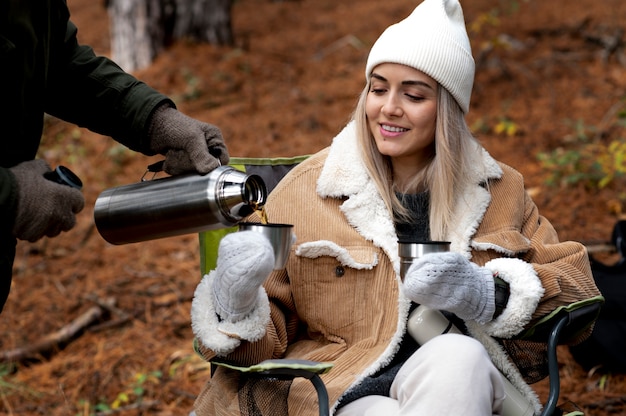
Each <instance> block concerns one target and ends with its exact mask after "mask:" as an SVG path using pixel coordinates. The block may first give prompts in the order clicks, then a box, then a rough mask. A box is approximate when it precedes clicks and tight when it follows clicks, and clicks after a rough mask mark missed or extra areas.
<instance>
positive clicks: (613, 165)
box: [537, 124, 626, 189]
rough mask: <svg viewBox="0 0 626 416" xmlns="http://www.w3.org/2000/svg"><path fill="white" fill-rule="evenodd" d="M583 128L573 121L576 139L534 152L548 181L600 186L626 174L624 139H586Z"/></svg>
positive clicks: (561, 183)
mask: <svg viewBox="0 0 626 416" xmlns="http://www.w3.org/2000/svg"><path fill="white" fill-rule="evenodd" d="M586 132H587V129H586V128H582V127H581V125H580V124H577V125H576V135H575V137H576V138H577V139H576V140H572V143H570V145H569V146H568V147H569V148H568V149H565V148H563V147H559V148H557V149H554V150H552V151H550V152H540V153H538V154H537V158H538V160H539V161H540V162H541V165H542V167H543V168H544V169H546V170H547V171H548V175H547V178H546V183H547V184H549V185H564V186H568V185H575V184H578V183H584V184H585V185H586V186H588V187H590V188H597V189H602V188H605V187H607V186H609V185H610V184H612V183H615V182H616V181H619V180H621V179H623V178H625V177H626V143H625V142H624V140H623V139H613V140H611V141H610V142H608V143H603V142H601V141H599V140H597V141H589V140H588V136H587V133H586Z"/></svg>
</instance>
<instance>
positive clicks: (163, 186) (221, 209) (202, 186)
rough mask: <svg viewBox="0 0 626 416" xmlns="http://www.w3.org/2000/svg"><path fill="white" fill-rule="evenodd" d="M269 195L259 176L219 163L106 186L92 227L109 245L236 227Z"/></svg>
mask: <svg viewBox="0 0 626 416" xmlns="http://www.w3.org/2000/svg"><path fill="white" fill-rule="evenodd" d="M266 199H267V188H266V187H265V183H264V182H263V179H262V178H261V177H260V176H258V175H248V174H246V173H244V172H241V171H238V170H236V169H234V168H232V167H230V166H220V167H218V168H217V169H214V170H213V171H211V172H209V173H208V174H206V175H198V174H185V175H179V176H170V177H166V178H160V179H153V180H146V181H142V182H138V183H134V184H130V185H124V186H119V187H116V188H110V189H107V190H105V191H104V192H102V193H101V194H100V196H99V197H98V199H97V200H96V204H95V208H94V219H95V222H96V227H97V228H98V231H99V232H100V234H101V235H102V237H103V238H104V239H105V240H107V241H108V242H109V243H112V244H126V243H135V242H139V241H147V240H154V239H157V238H164V237H172V236H176V235H183V234H191V233H197V232H200V231H207V230H215V229H219V228H227V227H231V226H234V225H236V224H237V223H238V222H239V221H241V220H242V219H243V218H244V217H246V216H248V215H250V214H251V213H252V212H253V211H254V210H255V209H259V208H261V207H262V206H263V205H264V204H265V201H266Z"/></svg>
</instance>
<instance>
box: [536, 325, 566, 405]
mask: <svg viewBox="0 0 626 416" xmlns="http://www.w3.org/2000/svg"><path fill="white" fill-rule="evenodd" d="M568 320H569V317H568V316H567V315H565V316H563V317H562V318H561V319H560V320H559V321H558V322H557V323H556V325H554V327H553V328H552V331H550V336H549V338H548V374H549V377H550V392H549V393H548V400H547V402H546V405H545V406H544V408H543V411H542V412H541V416H555V411H556V405H557V402H558V400H559V395H560V394H561V379H560V375H559V362H558V360H557V345H558V343H559V335H560V334H561V330H562V329H563V328H564V327H565V325H567V322H568Z"/></svg>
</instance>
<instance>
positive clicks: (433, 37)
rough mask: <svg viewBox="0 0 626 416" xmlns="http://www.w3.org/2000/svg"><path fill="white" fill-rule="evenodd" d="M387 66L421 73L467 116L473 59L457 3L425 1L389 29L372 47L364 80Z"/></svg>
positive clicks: (438, 0) (443, 0) (472, 77)
mask: <svg viewBox="0 0 626 416" xmlns="http://www.w3.org/2000/svg"><path fill="white" fill-rule="evenodd" d="M385 62H390V63H396V64H403V65H407V66H410V67H412V68H415V69H417V70H419V71H422V72H423V73H425V74H426V75H428V76H430V77H431V78H433V79H434V80H435V81H437V82H438V83H439V84H440V85H442V86H443V87H444V88H445V89H446V90H448V92H450V94H452V96H453V97H454V98H455V99H456V101H457V103H459V106H460V107H461V109H462V110H463V112H464V113H467V111H468V110H469V103H470V95H471V94H472V86H473V84H474V58H472V49H471V47H470V42H469V38H468V36H467V31H466V29H465V19H464V17H463V10H462V9H461V5H460V4H459V2H458V0H425V1H424V2H423V3H421V4H420V5H419V6H417V7H416V8H415V10H413V13H411V14H410V15H409V16H408V17H407V18H406V19H404V20H402V21H400V22H398V23H396V24H394V25H391V26H389V27H388V28H387V29H386V30H385V31H384V32H383V34H382V35H380V37H379V38H378V40H377V41H376V42H375V43H374V46H372V49H371V51H370V54H369V57H368V58H367V65H366V66H365V77H366V78H367V79H369V76H370V75H371V73H372V70H373V69H374V67H376V65H379V64H382V63H385Z"/></svg>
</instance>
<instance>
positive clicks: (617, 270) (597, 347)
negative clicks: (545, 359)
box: [570, 220, 626, 373]
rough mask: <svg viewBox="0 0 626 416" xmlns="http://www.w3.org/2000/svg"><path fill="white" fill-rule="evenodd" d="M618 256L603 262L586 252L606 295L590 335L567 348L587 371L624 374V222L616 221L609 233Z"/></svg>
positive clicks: (625, 366)
mask: <svg viewBox="0 0 626 416" xmlns="http://www.w3.org/2000/svg"><path fill="white" fill-rule="evenodd" d="M611 240H612V243H613V244H614V245H615V248H616V250H617V251H618V253H619V254H620V256H621V258H620V260H618V261H617V262H616V263H615V264H610V265H607V264H604V263H601V262H599V261H597V260H596V259H594V258H593V256H592V255H589V259H590V261H591V270H592V272H593V278H594V280H595V282H596V285H597V286H598V289H600V292H601V293H602V296H604V298H605V303H604V305H602V309H601V310H600V316H599V317H598V320H597V321H596V324H595V326H594V329H593V332H592V333H591V336H590V337H589V338H588V339H587V340H585V341H584V342H582V343H581V344H578V345H576V346H572V347H570V352H571V353H572V356H573V357H574V359H575V360H576V361H577V362H578V363H579V364H580V365H581V366H582V367H583V368H585V369H586V370H590V369H592V368H594V367H599V369H600V370H601V371H604V372H610V373H626V221H624V220H622V221H618V222H617V223H616V224H615V227H614V229H613V234H612V236H611Z"/></svg>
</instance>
